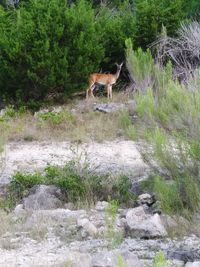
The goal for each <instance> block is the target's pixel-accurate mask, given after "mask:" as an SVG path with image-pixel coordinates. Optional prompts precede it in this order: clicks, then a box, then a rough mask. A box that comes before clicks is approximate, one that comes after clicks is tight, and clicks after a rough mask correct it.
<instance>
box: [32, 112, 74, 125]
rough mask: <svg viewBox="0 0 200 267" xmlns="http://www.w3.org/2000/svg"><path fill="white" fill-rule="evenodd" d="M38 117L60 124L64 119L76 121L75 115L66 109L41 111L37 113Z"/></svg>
mask: <svg viewBox="0 0 200 267" xmlns="http://www.w3.org/2000/svg"><path fill="white" fill-rule="evenodd" d="M37 118H38V119H39V121H47V122H50V123H53V124H60V123H62V122H64V121H67V122H71V123H75V121H76V120H75V118H74V116H73V115H72V114H71V113H69V112H66V111H61V112H53V111H49V112H46V113H40V114H38V115H37Z"/></svg>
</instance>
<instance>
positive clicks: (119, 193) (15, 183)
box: [10, 161, 134, 204]
mask: <svg viewBox="0 0 200 267" xmlns="http://www.w3.org/2000/svg"><path fill="white" fill-rule="evenodd" d="M39 184H46V185H56V186H57V187H59V188H60V189H61V190H62V191H63V193H64V195H65V196H66V199H67V201H71V202H74V203H77V202H80V201H81V202H87V203H89V204H91V203H95V202H96V201H98V200H106V201H108V200H113V201H118V203H120V204H122V203H127V204H129V203H130V204H131V203H132V202H133V201H134V196H133V194H132V193H131V192H130V188H131V182H130V181H129V179H128V178H127V177H126V176H119V177H117V176H115V177H114V176H113V177H111V176H109V175H104V176H102V175H97V174H94V173H91V172H89V171H88V170H87V169H83V170H80V169H79V168H77V162H75V161H70V162H68V163H67V164H66V165H65V166H64V167H57V166H47V167H46V168H45V170H44V172H43V173H33V174H23V173H17V174H16V175H14V176H13V177H12V180H11V185H10V199H11V200H12V203H13V204H14V203H16V202H17V201H19V200H20V199H21V198H23V197H24V196H25V195H26V194H28V192H29V190H30V189H31V188H32V187H33V186H34V185H39Z"/></svg>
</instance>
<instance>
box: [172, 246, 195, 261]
mask: <svg viewBox="0 0 200 267" xmlns="http://www.w3.org/2000/svg"><path fill="white" fill-rule="evenodd" d="M167 256H168V258H169V259H176V260H181V261H184V262H185V263H186V262H194V261H199V260H200V251H199V250H198V249H186V248H185V249H184V248H182V249H179V250H178V249H177V250H174V251H168V253H167Z"/></svg>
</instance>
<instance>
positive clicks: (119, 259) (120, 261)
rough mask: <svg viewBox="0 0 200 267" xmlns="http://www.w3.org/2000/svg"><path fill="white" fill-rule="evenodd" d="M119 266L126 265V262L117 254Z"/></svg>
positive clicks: (123, 266)
mask: <svg viewBox="0 0 200 267" xmlns="http://www.w3.org/2000/svg"><path fill="white" fill-rule="evenodd" d="M117 267H126V263H125V261H124V259H123V257H122V256H121V255H117Z"/></svg>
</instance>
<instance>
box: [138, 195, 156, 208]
mask: <svg viewBox="0 0 200 267" xmlns="http://www.w3.org/2000/svg"><path fill="white" fill-rule="evenodd" d="M153 202H154V199H153V197H152V196H151V195H150V194H148V193H145V194H142V195H139V197H138V204H139V205H144V204H147V205H148V206H150V205H152V204H153Z"/></svg>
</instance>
